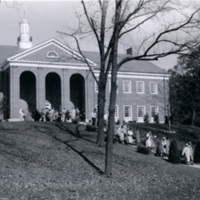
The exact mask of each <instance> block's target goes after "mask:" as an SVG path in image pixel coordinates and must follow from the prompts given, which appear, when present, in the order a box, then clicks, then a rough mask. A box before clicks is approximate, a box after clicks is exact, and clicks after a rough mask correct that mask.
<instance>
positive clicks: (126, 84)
mask: <svg viewBox="0 0 200 200" xmlns="http://www.w3.org/2000/svg"><path fill="white" fill-rule="evenodd" d="M123 92H124V93H131V81H123Z"/></svg>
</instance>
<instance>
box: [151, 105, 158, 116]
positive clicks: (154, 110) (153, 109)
mask: <svg viewBox="0 0 200 200" xmlns="http://www.w3.org/2000/svg"><path fill="white" fill-rule="evenodd" d="M157 113H158V107H157V106H151V117H154V116H155V114H157Z"/></svg>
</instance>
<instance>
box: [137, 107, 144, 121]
mask: <svg viewBox="0 0 200 200" xmlns="http://www.w3.org/2000/svg"><path fill="white" fill-rule="evenodd" d="M141 107H142V108H144V113H143V116H142V117H139V115H138V114H139V108H141ZM145 113H146V106H144V105H139V106H137V122H144V116H145ZM139 118H142V121H138V119H139Z"/></svg>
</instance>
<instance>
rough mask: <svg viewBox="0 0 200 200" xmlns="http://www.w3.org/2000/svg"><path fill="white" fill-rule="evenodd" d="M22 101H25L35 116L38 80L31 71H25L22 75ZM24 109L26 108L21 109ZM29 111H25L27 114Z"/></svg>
mask: <svg viewBox="0 0 200 200" xmlns="http://www.w3.org/2000/svg"><path fill="white" fill-rule="evenodd" d="M20 99H21V100H24V101H25V104H26V105H28V106H26V108H25V109H27V107H28V110H29V111H30V112H31V114H32V116H34V114H35V111H36V78H35V75H34V74H33V73H32V72H30V71H25V72H23V73H22V74H21V75H20ZM21 109H24V108H21ZM28 110H24V111H25V112H27V111H28Z"/></svg>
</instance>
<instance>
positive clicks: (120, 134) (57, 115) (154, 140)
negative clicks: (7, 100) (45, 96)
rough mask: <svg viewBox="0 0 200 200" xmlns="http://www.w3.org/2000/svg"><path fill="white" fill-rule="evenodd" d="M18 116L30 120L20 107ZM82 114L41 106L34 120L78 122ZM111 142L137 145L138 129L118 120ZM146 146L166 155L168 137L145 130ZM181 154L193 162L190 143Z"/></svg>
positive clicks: (94, 119)
mask: <svg viewBox="0 0 200 200" xmlns="http://www.w3.org/2000/svg"><path fill="white" fill-rule="evenodd" d="M19 112H20V116H21V118H23V119H24V121H32V120H33V119H32V116H31V113H30V112H28V111H27V112H26V113H25V112H24V110H23V109H20V111H19ZM84 117H85V116H84V114H81V113H80V111H79V109H78V108H75V107H72V108H71V110H69V109H67V110H66V109H65V108H64V109H63V110H62V111H61V112H58V111H56V110H54V109H53V108H52V109H50V108H48V109H47V108H43V109H42V110H41V111H40V112H39V111H38V110H37V111H36V115H35V120H36V121H61V122H74V121H76V122H79V121H82V120H84ZM107 120H108V119H107V115H105V116H104V122H105V123H104V132H105V135H106V133H107ZM88 124H89V125H91V126H97V108H94V110H93V111H92V113H91V119H90V120H89V121H88ZM113 142H119V143H121V144H132V145H138V144H140V143H141V136H140V132H139V130H138V129H136V130H134V131H133V130H132V128H131V127H129V126H128V125H127V123H126V122H125V121H120V120H118V121H117V122H116V124H115V131H114V134H113ZM144 145H145V147H146V148H148V149H150V151H151V152H152V153H154V154H155V155H157V156H160V157H163V158H165V157H168V156H169V149H170V140H169V138H168V137H161V138H158V137H157V136H156V135H153V134H152V132H151V131H149V132H147V134H146V139H145V141H144ZM181 155H182V156H183V157H184V159H185V162H186V163H187V164H188V165H190V164H193V147H192V143H191V142H188V143H186V144H185V146H184V148H183V150H182V153H181Z"/></svg>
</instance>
